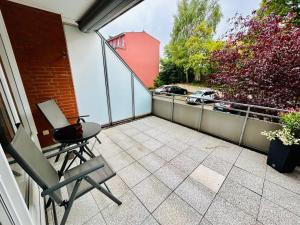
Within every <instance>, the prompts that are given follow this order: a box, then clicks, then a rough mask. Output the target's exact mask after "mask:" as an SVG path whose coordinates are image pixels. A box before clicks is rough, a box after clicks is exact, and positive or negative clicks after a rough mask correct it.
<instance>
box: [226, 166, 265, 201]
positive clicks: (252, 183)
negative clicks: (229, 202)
mask: <svg viewBox="0 0 300 225" xmlns="http://www.w3.org/2000/svg"><path fill="white" fill-rule="evenodd" d="M228 178H230V179H232V180H233V181H235V182H237V183H238V184H240V185H242V186H244V187H246V188H248V189H250V190H251V191H254V192H256V193H257V194H260V195H261V194H262V189H263V185H264V179H263V178H262V177H259V176H256V175H254V174H252V173H250V172H248V171H245V170H243V169H240V168H238V167H235V166H234V167H233V168H232V170H231V171H230V173H229V175H228Z"/></svg>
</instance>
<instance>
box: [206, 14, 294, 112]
mask: <svg viewBox="0 0 300 225" xmlns="http://www.w3.org/2000/svg"><path fill="white" fill-rule="evenodd" d="M291 18H292V15H291V16H290V17H289V18H285V19H283V18H281V17H279V16H275V15H270V16H268V17H266V18H265V19H261V20H259V19H257V17H252V18H243V17H238V18H236V20H235V21H236V22H235V27H236V28H238V31H236V29H233V30H232V31H231V34H230V35H229V37H228V41H227V44H226V46H225V47H224V48H223V49H221V50H219V51H216V52H215V53H214V54H213V55H212V62H213V63H214V65H215V68H216V72H215V73H214V74H212V75H211V76H210V80H211V82H212V83H213V84H215V85H218V86H219V87H220V89H221V90H222V91H223V93H224V98H225V99H226V100H231V101H236V102H240V103H248V104H254V105H262V106H269V107H277V108H298V107H299V96H300V27H296V26H294V25H293V23H292V22H291Z"/></svg>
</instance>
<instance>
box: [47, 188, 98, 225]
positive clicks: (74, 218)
mask: <svg viewBox="0 0 300 225" xmlns="http://www.w3.org/2000/svg"><path fill="white" fill-rule="evenodd" d="M56 212H57V219H58V222H60V221H61V219H62V217H63V214H64V212H65V210H64V207H57V206H56ZM98 213H100V211H99V209H98V207H97V204H96V202H95V200H94V198H93V197H92V195H91V194H90V193H88V194H85V195H84V196H82V197H81V198H79V199H77V200H76V201H75V202H74V204H73V206H72V209H71V212H70V214H69V217H68V220H67V223H66V224H67V225H68V224H69V225H82V224H84V223H85V222H87V221H88V220H90V219H91V218H92V217H94V216H96V215H97V214H98ZM49 223H50V224H54V222H53V216H50V218H49Z"/></svg>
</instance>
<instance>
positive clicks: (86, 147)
mask: <svg viewBox="0 0 300 225" xmlns="http://www.w3.org/2000/svg"><path fill="white" fill-rule="evenodd" d="M84 147H85V149H86V150H87V151H88V152H89V155H90V157H91V158H95V157H96V156H95V154H94V153H93V152H92V150H91V149H90V148H89V147H88V146H87V145H85V146H84Z"/></svg>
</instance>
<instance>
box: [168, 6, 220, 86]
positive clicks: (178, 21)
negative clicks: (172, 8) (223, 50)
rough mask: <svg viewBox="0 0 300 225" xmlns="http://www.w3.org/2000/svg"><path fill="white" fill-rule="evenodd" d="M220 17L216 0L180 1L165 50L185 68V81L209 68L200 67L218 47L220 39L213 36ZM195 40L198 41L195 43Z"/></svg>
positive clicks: (170, 58)
mask: <svg viewBox="0 0 300 225" xmlns="http://www.w3.org/2000/svg"><path fill="white" fill-rule="evenodd" d="M221 16H222V14H221V10H220V6H219V4H218V1H217V0H181V1H179V3H178V13H177V15H176V16H175V17H174V26H173V30H172V33H171V41H170V43H169V44H168V45H167V46H166V48H165V53H166V56H167V58H168V59H169V60H170V61H171V62H173V63H175V64H176V65H177V66H179V67H182V68H183V69H184V73H185V77H186V82H189V74H190V73H191V72H195V73H198V75H199V74H200V75H201V74H205V73H203V72H204V71H208V70H207V68H200V67H202V66H203V64H204V63H203V62H204V61H205V59H207V58H208V56H207V54H209V53H210V52H211V51H210V49H214V48H215V47H216V46H219V42H218V43H217V44H216V43H214V41H213V39H212V38H213V34H214V32H215V30H216V26H217V24H218V23H219V22H220V19H221ZM201 32H203V33H201ZM193 41H195V42H196V43H192V42H193ZM202 42H203V43H202ZM193 48H194V49H193ZM198 60H200V61H198ZM205 67H206V66H205Z"/></svg>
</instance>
